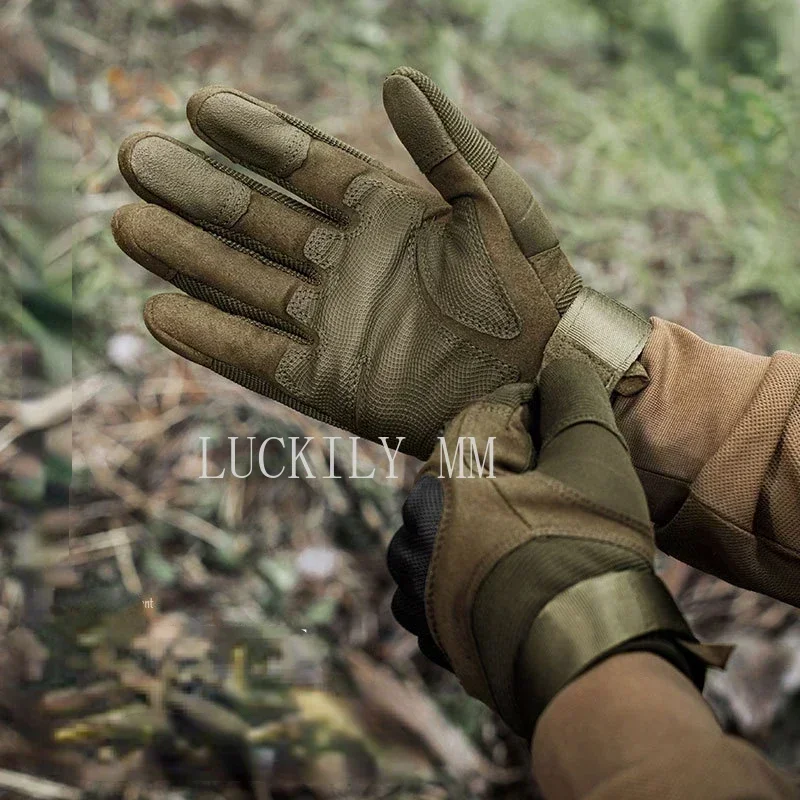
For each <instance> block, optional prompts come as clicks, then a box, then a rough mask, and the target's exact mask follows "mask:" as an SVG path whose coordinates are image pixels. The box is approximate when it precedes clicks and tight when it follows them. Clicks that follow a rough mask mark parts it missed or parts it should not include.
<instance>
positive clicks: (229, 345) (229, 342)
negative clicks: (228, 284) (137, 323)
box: [144, 294, 305, 388]
mask: <svg viewBox="0 0 800 800" xmlns="http://www.w3.org/2000/svg"><path fill="white" fill-rule="evenodd" d="M144 321H145V324H146V325H147V328H148V330H149V331H150V332H151V333H152V334H153V336H155V338H156V339H158V341H160V342H161V343H162V344H164V345H166V346H167V347H169V349H170V350H173V351H174V352H176V353H178V354H179V355H182V356H185V357H186V358H188V359H190V360H191V361H196V362H197V363H200V364H203V366H212V362H220V363H222V364H227V365H229V366H230V367H232V368H236V369H239V370H242V371H244V372H246V373H250V374H251V375H253V376H255V377H257V378H260V379H262V380H263V381H265V382H266V383H268V384H272V385H274V379H273V376H274V373H275V369H276V368H277V365H278V362H279V361H280V359H281V358H282V356H283V354H284V353H285V352H286V350H287V348H288V347H290V346H291V347H293V348H298V349H305V348H304V346H303V345H301V344H299V343H297V342H295V341H293V340H292V339H291V338H290V337H288V336H286V335H284V334H283V333H281V332H280V331H277V330H275V329H273V328H270V327H268V326H266V325H263V324H262V323H258V322H254V321H252V320H248V319H244V318H243V317H238V316H234V315H232V314H228V313H226V312H225V311H221V310H220V309H218V308H216V307H215V306H211V305H208V304H207V303H204V302H202V301H200V300H196V299H195V298H193V297H187V296H186V295H176V294H158V295H155V296H154V297H151V298H150V299H149V300H148V301H147V303H146V304H145V308H144ZM276 388H280V387H276Z"/></svg>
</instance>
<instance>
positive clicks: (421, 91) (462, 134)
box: [383, 67, 558, 257]
mask: <svg viewBox="0 0 800 800" xmlns="http://www.w3.org/2000/svg"><path fill="white" fill-rule="evenodd" d="M383 104H384V107H385V108H386V113H387V115H388V116H389V119H390V120H391V123H392V126H393V127H394V129H395V131H396V132H397V135H398V136H399V137H400V141H401V142H402V143H403V145H404V146H405V148H406V150H408V152H409V153H410V155H411V157H412V158H413V159H414V161H415V162H416V164H417V166H418V167H419V168H420V170H421V171H422V173H423V174H424V175H425V176H426V177H427V178H428V180H429V181H430V182H431V183H432V184H433V185H434V186H435V187H436V188H437V189H438V190H439V192H440V193H441V195H442V197H444V198H445V200H448V201H451V200H453V199H454V198H456V197H461V196H464V195H471V196H481V195H485V194H487V192H488V194H490V195H491V196H492V197H493V198H494V201H495V202H496V204H497V205H498V206H499V207H500V210H501V211H502V213H503V217H504V218H505V221H506V223H507V225H508V227H509V228H510V229H511V232H512V233H513V235H514V238H515V239H516V241H517V244H518V245H519V247H520V249H521V250H522V252H523V254H524V255H525V256H526V257H530V256H532V255H535V254H536V253H540V252H542V251H544V250H548V249H550V248H551V247H555V246H556V245H557V244H558V237H557V236H556V235H555V232H554V230H553V228H552V226H551V225H550V222H549V221H548V219H547V217H546V216H545V214H544V211H543V210H542V208H541V206H540V205H539V202H538V201H537V200H536V198H535V197H534V196H533V194H532V192H531V190H530V189H529V188H528V186H527V184H526V183H525V181H523V180H522V178H521V177H520V176H519V175H518V174H517V173H516V172H515V171H514V170H513V169H512V168H511V167H510V166H509V165H508V164H507V163H506V162H505V161H503V159H502V158H499V157H498V154H497V149H496V148H495V147H494V145H492V144H491V143H490V142H489V141H488V139H486V137H485V136H484V135H483V134H482V133H481V132H480V131H479V130H478V129H477V128H476V127H475V126H474V125H473V124H472V123H471V122H470V121H469V120H468V119H467V118H466V117H465V116H464V114H463V113H462V112H461V110H460V109H459V108H457V107H456V106H455V105H454V104H453V103H452V102H451V101H450V100H449V99H448V98H447V97H446V96H445V94H444V93H443V92H442V91H441V89H439V87H438V86H436V84H435V83H434V82H433V81H432V80H431V79H430V78H428V77H427V76H426V75H423V74H422V73H421V72H417V71H416V70H414V69H411V68H410V67H400V68H399V69H396V70H395V71H394V72H393V73H392V74H391V75H389V77H388V78H387V79H386V80H385V81H384V84H383Z"/></svg>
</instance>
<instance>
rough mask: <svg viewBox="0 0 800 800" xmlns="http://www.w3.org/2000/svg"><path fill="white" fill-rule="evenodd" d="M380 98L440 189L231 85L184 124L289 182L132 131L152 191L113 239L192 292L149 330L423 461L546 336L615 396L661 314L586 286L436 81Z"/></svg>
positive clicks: (387, 87)
mask: <svg viewBox="0 0 800 800" xmlns="http://www.w3.org/2000/svg"><path fill="white" fill-rule="evenodd" d="M383 94H384V104H385V107H386V111H387V113H388V115H389V118H390V120H391V122H392V124H393V125H394V128H395V130H396V131H397V133H398V135H399V137H400V139H401V140H402V142H403V144H404V145H405V146H406V148H407V149H408V151H409V152H410V154H411V155H412V157H413V158H414V160H415V161H416V163H417V165H418V166H419V168H420V169H421V170H422V172H423V173H424V174H425V175H426V176H427V178H428V179H429V180H430V182H431V183H432V184H433V185H434V186H435V187H436V189H437V190H438V191H439V195H436V194H434V193H432V192H430V191H427V190H425V189H423V188H421V187H420V186H419V185H417V184H416V183H414V182H412V181H409V180H408V179H406V178H404V177H402V176H400V175H398V174H397V173H395V172H393V171H392V170H390V169H387V168H386V167H385V166H383V165H382V164H380V163H379V162H377V161H376V160H374V159H372V158H370V157H369V156H367V155H364V154H363V153H360V152H359V151H357V150H355V149H354V148H352V147H350V146H349V145H347V144H344V143H343V142H340V141H337V140H336V139H334V138H332V137H331V136H328V135H326V134H325V133H322V132H321V131H318V130H316V129H315V128H313V127H311V126H310V125H308V124H307V123H305V122H303V121H301V120H299V119H295V118H294V117H292V116H290V115H289V114H287V113H285V112H284V111H281V110H280V109H278V108H276V107H275V106H272V105H269V104H267V103H264V102H261V101H259V100H256V99H254V98H252V97H249V96H247V95H245V94H243V93H241V92H238V91H236V90H233V89H224V88H219V87H211V88H208V89H204V90H202V91H201V92H199V93H198V94H196V95H194V96H193V97H192V98H191V99H190V100H189V103H188V109H187V113H188V117H189V122H190V124H191V126H192V129H193V130H194V131H195V133H196V134H197V135H198V136H199V137H200V138H201V139H203V140H204V141H205V142H206V143H207V144H209V145H210V146H211V147H213V148H214V149H215V150H217V151H218V152H219V153H221V154H223V155H224V156H227V157H228V158H229V159H231V160H233V161H235V162H237V163H239V164H241V165H243V166H244V167H246V168H247V169H248V170H250V171H251V172H253V173H256V174H258V175H261V176H264V177H265V178H268V179H269V180H270V181H272V182H273V183H275V184H278V185H279V186H281V187H283V188H284V189H285V190H286V191H285V192H283V191H278V190H275V189H273V188H269V187H268V186H267V185H266V184H264V183H262V182H261V181H258V180H255V179H253V178H251V177H249V176H247V175H245V174H244V173H241V172H239V171H237V170H234V169H231V168H229V167H228V166H225V165H223V164H222V163H221V162H219V161H217V160H216V159H215V158H211V157H209V156H207V155H206V154H204V153H203V152H201V151H200V150H197V149H195V148H193V147H189V146H186V145H184V144H181V143H180V142H178V141H175V140H174V139H171V138H170V137H168V136H165V135H163V134H159V133H147V132H145V133H138V134H135V135H133V136H131V137H129V138H128V139H127V140H126V141H125V142H124V143H123V145H122V147H121V149H120V153H119V164H120V169H121V170H122V173H123V175H124V176H125V179H126V180H127V182H128V183H129V184H130V186H131V188H132V189H133V190H134V191H135V192H136V193H137V194H138V195H140V196H141V197H142V198H143V199H144V200H145V201H146V202H145V203H143V204H138V205H130V206H125V207H123V208H121V209H119V211H118V212H117V213H116V214H115V216H114V219H113V222H112V227H113V231H114V236H115V238H116V241H117V242H118V244H119V245H120V247H121V248H122V249H123V250H124V251H125V252H126V253H128V255H130V256H131V257H132V258H134V259H135V260H136V261H138V262H139V263H140V264H142V265H143V266H144V267H146V268H147V269H149V270H151V271H152V272H154V273H156V274H157V275H160V276H161V277H163V278H165V279H167V280H169V281H171V282H172V283H173V284H175V285H176V286H177V287H178V288H179V289H181V290H182V291H183V292H185V295H178V294H160V295H157V296H156V297H153V298H151V299H150V301H149V302H148V303H147V305H146V307H145V311H144V317H145V322H146V324H147V326H148V328H149V329H150V331H151V332H152V333H153V335H154V336H155V337H156V338H157V339H158V340H159V341H160V342H162V343H163V344H164V345H166V346H167V347H169V348H171V349H172V350H174V351H175V352H176V353H179V354H180V355H183V356H185V357H186V358H189V359H191V360H192V361H196V362H197V363H200V364H203V365H204V366H206V367H210V368H211V369H213V370H216V371H217V372H219V373H221V374H222V375H225V376H226V377H228V378H230V379H232V380H234V381H237V382H238V383H241V384H243V385H244V386H247V387H249V388H251V389H253V390H255V391H257V392H261V393H262V394H265V395H267V396H269V397H272V398H275V399H277V400H279V401H281V402H283V403H285V404H287V405H289V406H291V407H292V408H295V409H298V410H300V411H302V412H304V413H306V414H309V415H310V416H313V417H316V418H317V419H320V420H323V421H325V422H329V423H331V424H334V425H337V426H339V427H343V428H347V429H349V430H351V431H353V432H355V433H357V434H359V435H362V436H365V437H367V438H371V439H373V440H374V439H377V438H378V437H380V436H386V437H390V438H393V437H395V436H403V437H405V440H404V441H403V443H402V448H401V449H403V450H404V451H405V452H408V453H411V454H414V455H417V456H420V457H423V458H424V457H426V456H427V455H429V454H430V451H431V448H432V447H433V444H434V439H435V436H436V433H437V432H438V431H439V430H440V429H441V427H442V426H443V424H444V423H445V422H446V421H447V420H449V419H451V418H452V417H453V416H454V415H455V414H456V413H457V412H458V411H459V410H460V409H461V408H463V407H464V406H465V405H466V404H467V403H468V402H469V401H471V400H474V399H476V398H478V397H480V396H482V395H484V394H486V393H487V392H489V391H491V390H492V389H494V388H496V387H497V386H501V385H503V384H507V383H509V382H512V381H517V380H533V379H534V378H535V376H536V375H537V373H538V370H539V368H540V366H541V364H542V359H543V354H544V352H545V346H546V345H547V344H548V342H549V341H551V337H552V342H551V350H552V352H553V353H554V354H556V355H558V354H563V353H564V352H571V353H572V354H573V355H576V354H577V355H579V356H582V357H586V358H588V359H589V360H591V361H592V362H593V363H594V364H595V366H596V368H597V369H598V372H599V373H600V374H601V375H602V377H603V380H604V383H605V385H606V388H607V390H608V391H611V390H612V389H614V387H615V386H617V383H618V381H619V379H620V377H621V376H622V375H623V374H624V373H626V371H627V370H628V369H629V368H630V367H631V366H632V364H633V362H634V360H635V359H636V357H637V355H638V354H639V352H640V351H641V349H642V347H643V346H644V343H645V340H646V338H647V335H648V334H649V324H648V323H646V322H644V321H643V320H641V319H640V318H638V317H636V316H635V315H634V314H633V313H632V312H629V311H628V310H627V309H624V308H623V307H621V306H619V305H617V304H615V303H613V302H612V301H610V300H607V299H606V298H603V297H602V296H600V295H597V294H596V293H594V292H591V291H590V290H588V289H582V288H581V281H580V279H579V277H578V275H577V274H576V273H575V271H574V270H573V268H572V266H571V265H570V263H569V261H568V260H567V258H566V257H565V255H564V253H563V252H562V251H561V248H560V247H559V245H558V240H557V237H556V235H555V233H554V232H553V229H552V227H551V226H550V223H549V222H548V221H547V218H546V217H545V215H544V213H543V212H542V210H541V208H540V206H539V203H538V202H537V200H536V198H535V197H534V196H533V194H532V193H531V191H530V189H528V187H527V186H526V184H525V183H524V181H523V180H522V179H521V178H520V177H519V175H517V173H516V172H514V170H513V169H511V167H509V165H508V164H507V163H506V162H505V161H503V159H502V158H500V157H499V156H498V153H497V150H496V149H495V148H494V147H493V146H492V145H491V144H490V143H489V142H488V141H487V140H486V139H485V138H484V137H483V136H482V135H481V134H480V133H479V131H478V130H477V128H475V127H474V125H472V124H471V123H470V122H469V121H468V120H467V119H466V118H465V117H464V116H463V114H462V113H461V112H460V111H459V110H458V109H457V108H456V107H455V106H454V105H453V104H452V103H451V102H450V101H449V100H448V99H447V98H446V97H445V96H444V95H443V94H442V92H441V91H440V90H439V89H438V88H437V87H436V86H435V85H434V84H433V82H432V81H431V80H430V79H429V78H427V77H426V76H424V75H422V74H420V73H418V72H416V71H414V70H412V69H409V68H406V67H403V68H400V69H398V70H396V71H395V72H394V73H392V74H391V75H390V76H389V77H388V78H387V80H386V82H385V84H384V91H383ZM289 194H291V195H292V196H293V197H290V196H289ZM298 198H299V199H298ZM301 201H302V202H301ZM187 295H188V296H187ZM562 317H563V319H562ZM560 321H561V325H559V322H560ZM557 325H559V330H558V332H557V335H556V336H553V333H554V331H555V330H556V326H557ZM636 374H637V373H636V370H635V369H634V372H633V373H632V374H631V375H630V376H629V377H631V376H632V377H634V378H636Z"/></svg>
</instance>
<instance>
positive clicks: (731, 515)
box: [614, 318, 800, 606]
mask: <svg viewBox="0 0 800 800" xmlns="http://www.w3.org/2000/svg"><path fill="white" fill-rule="evenodd" d="M651 321H652V322H653V326H654V327H653V333H652V335H651V337H650V340H649V341H648V343H647V346H646V347H645V349H644V351H643V353H642V364H643V365H644V366H645V368H646V369H647V371H648V373H649V375H650V383H649V385H648V386H647V387H646V388H645V389H643V390H642V391H641V392H640V393H639V394H637V395H634V396H632V397H617V398H616V399H615V401H614V413H615V415H616V417H617V422H618V424H619V427H620V430H621V431H622V433H623V434H624V435H625V437H626V439H627V440H628V443H629V445H630V447H631V454H632V456H633V461H634V464H635V465H636V468H637V471H638V473H639V477H640V478H641V480H642V483H643V484H644V487H645V491H646V492H647V497H648V502H649V503H650V511H651V514H652V517H653V520H654V522H655V524H656V541H657V543H658V546H659V547H660V548H661V549H662V550H664V551H665V552H667V553H669V554H670V555H672V556H675V557H676V558H679V559H681V560H682V561H686V562H687V563H689V564H691V565H693V566H695V567H698V568H699V569H702V570H704V571H705V572H710V573H712V574H714V575H717V576H718V577H720V578H723V579H724V580H727V581H730V582H731V583H735V584H738V585H739V586H742V587H744V588H747V589H752V590H754V591H758V592H762V593H764V594H767V595H770V596H772V597H775V598H777V599H779V600H783V601H784V602H787V603H792V604H793V605H795V606H800V356H798V355H794V354H792V353H788V352H783V351H779V352H777V353H775V355H773V356H772V357H771V358H768V357H765V356H755V355H752V354H750V353H746V352H744V351H743V350H737V349H736V348H733V347H722V346H719V345H713V344H709V343H708V342H705V341H703V340H702V339H701V338H700V337H698V336H696V335H695V334H693V333H691V332H690V331H688V330H686V329H685V328H682V327H681V326H680V325H675V324H673V323H670V322H665V321H664V320H661V319H658V318H653V319H652V320H651Z"/></svg>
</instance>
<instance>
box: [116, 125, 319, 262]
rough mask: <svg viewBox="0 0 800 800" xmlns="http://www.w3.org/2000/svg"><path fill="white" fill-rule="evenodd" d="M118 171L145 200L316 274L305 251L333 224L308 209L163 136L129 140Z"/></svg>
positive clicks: (234, 242)
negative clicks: (318, 231) (315, 233)
mask: <svg viewBox="0 0 800 800" xmlns="http://www.w3.org/2000/svg"><path fill="white" fill-rule="evenodd" d="M119 168H120V171H121V172H122V175H123V176H124V178H125V180H126V181H127V182H128V185H129V186H130V187H131V189H133V191H134V192H136V194H138V195H139V197H141V198H142V199H143V200H146V201H147V202H149V203H156V204H157V205H160V206H164V207H165V208H168V209H170V210H171V211H174V212H175V213H177V214H179V215H180V216H182V217H183V218H184V219H187V220H189V221H190V222H192V223H194V224H195V225H197V226H199V227H201V228H205V229H207V230H209V231H211V232H212V233H213V234H214V235H216V236H221V237H222V238H223V239H225V240H226V241H229V242H230V243H231V244H232V245H234V246H236V247H237V248H244V249H245V250H248V251H250V252H251V253H253V254H256V255H261V256H262V257H267V258H269V259H272V260H274V261H277V262H279V263H281V264H283V265H284V266H286V267H288V268H290V269H293V270H295V271H296V272H298V273H301V274H311V272H312V271H313V269H314V267H313V264H312V263H311V262H310V261H309V260H308V259H307V258H306V256H305V254H304V252H303V248H304V246H305V243H306V240H307V239H308V237H309V235H310V234H311V232H312V231H313V230H315V229H317V228H319V227H320V226H329V224H330V221H329V220H328V219H327V217H324V216H323V215H322V214H320V213H318V212H317V211H315V210H314V209H312V208H310V207H309V206H307V205H304V204H302V203H299V202H298V201H297V200H293V199H291V198H290V197H287V196H286V195H284V194H281V193H280V192H278V191H276V190H274V189H269V188H268V187H266V186H263V185H262V184H259V183H258V182H257V181H255V180H253V179H251V178H248V177H247V176H245V175H239V174H237V173H235V172H234V171H233V170H228V169H227V168H222V167H217V166H214V165H213V164H212V163H211V162H210V161H209V160H208V158H207V157H206V156H205V154H204V153H202V152H200V151H199V150H195V149H194V148H190V147H187V146H186V145H184V144H182V143H181V142H179V141H177V140H175V139H172V138H170V137H168V136H164V135H163V134H160V133H149V132H146V131H145V132H141V133H135V134H133V135H132V136H129V137H128V138H127V139H126V140H125V141H124V142H123V143H122V145H121V146H120V149H119ZM331 230H333V228H331Z"/></svg>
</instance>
